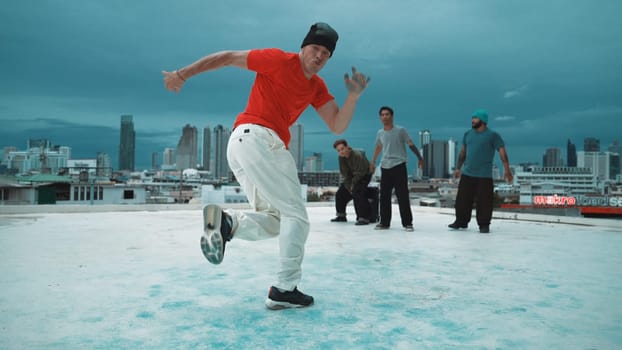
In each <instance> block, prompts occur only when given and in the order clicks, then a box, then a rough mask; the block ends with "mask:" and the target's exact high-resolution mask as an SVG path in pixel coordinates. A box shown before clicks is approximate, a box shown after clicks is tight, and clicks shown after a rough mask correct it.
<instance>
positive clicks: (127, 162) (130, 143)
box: [119, 115, 136, 171]
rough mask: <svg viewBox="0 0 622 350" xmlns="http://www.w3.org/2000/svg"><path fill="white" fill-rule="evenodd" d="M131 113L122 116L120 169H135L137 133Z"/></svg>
mask: <svg viewBox="0 0 622 350" xmlns="http://www.w3.org/2000/svg"><path fill="white" fill-rule="evenodd" d="M132 119H133V117H132V116H131V115H122V116H121V139H120V142H119V170H120V171H123V170H125V171H134V156H135V147H136V133H135V132H134V121H133V120H132Z"/></svg>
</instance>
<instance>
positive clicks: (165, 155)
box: [162, 148, 175, 170]
mask: <svg viewBox="0 0 622 350" xmlns="http://www.w3.org/2000/svg"><path fill="white" fill-rule="evenodd" d="M173 165H175V150H174V149H172V148H165V149H164V152H162V169H167V170H170V169H172V168H173Z"/></svg>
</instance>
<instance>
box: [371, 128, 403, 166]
mask: <svg viewBox="0 0 622 350" xmlns="http://www.w3.org/2000/svg"><path fill="white" fill-rule="evenodd" d="M408 140H410V137H409V136H408V133H407V132H406V129H404V128H403V127H401V126H399V125H394V126H393V129H391V130H384V128H383V129H380V130H378V132H377V133H376V146H378V145H382V160H381V161H380V167H381V168H384V169H390V168H393V167H395V166H397V165H400V164H402V163H406V161H407V160H408V155H407V154H406V144H407V143H408Z"/></svg>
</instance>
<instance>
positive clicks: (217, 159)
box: [213, 124, 231, 179]
mask: <svg viewBox="0 0 622 350" xmlns="http://www.w3.org/2000/svg"><path fill="white" fill-rule="evenodd" d="M230 136H231V131H229V129H227V128H225V127H224V126H222V125H220V124H219V125H217V126H216V127H215V128H214V172H213V174H214V178H215V179H228V178H229V171H230V170H229V163H228V162H227V143H228V142H229V137H230Z"/></svg>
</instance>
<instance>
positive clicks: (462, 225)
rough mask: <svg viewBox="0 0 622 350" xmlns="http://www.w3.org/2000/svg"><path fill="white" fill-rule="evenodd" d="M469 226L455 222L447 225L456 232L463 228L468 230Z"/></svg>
mask: <svg viewBox="0 0 622 350" xmlns="http://www.w3.org/2000/svg"><path fill="white" fill-rule="evenodd" d="M468 226H469V225H467V224H459V223H458V222H456V221H454V222H453V223H451V224H449V225H447V227H449V228H451V229H454V230H458V229H461V228H467V227H468Z"/></svg>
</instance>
